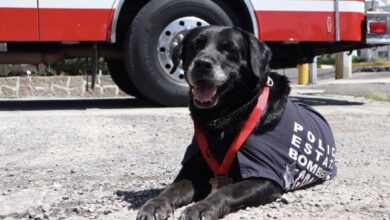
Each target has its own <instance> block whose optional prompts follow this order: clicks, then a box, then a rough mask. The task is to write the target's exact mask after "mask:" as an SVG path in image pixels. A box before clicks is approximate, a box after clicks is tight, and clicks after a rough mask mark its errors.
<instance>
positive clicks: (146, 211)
mask: <svg viewBox="0 0 390 220" xmlns="http://www.w3.org/2000/svg"><path fill="white" fill-rule="evenodd" d="M193 196H194V187H193V185H192V182H191V181H190V180H181V181H178V182H175V183H172V184H171V185H169V186H168V187H167V188H166V189H165V190H164V191H162V192H161V193H160V195H159V196H157V197H155V198H153V199H151V200H149V201H148V202H146V203H145V204H144V205H143V206H142V207H141V208H140V210H139V211H138V215H137V220H160V219H167V218H168V217H169V216H170V214H171V213H173V210H174V209H175V208H177V207H179V206H183V205H186V204H189V203H190V202H192V198H193Z"/></svg>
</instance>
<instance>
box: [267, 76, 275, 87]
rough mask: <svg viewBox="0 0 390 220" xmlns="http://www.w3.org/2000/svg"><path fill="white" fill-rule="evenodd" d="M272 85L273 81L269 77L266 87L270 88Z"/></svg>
mask: <svg viewBox="0 0 390 220" xmlns="http://www.w3.org/2000/svg"><path fill="white" fill-rule="evenodd" d="M273 85H274V81H273V80H272V79H271V77H269V76H268V79H267V86H269V87H272V86H273Z"/></svg>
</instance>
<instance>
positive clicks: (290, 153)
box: [182, 101, 337, 192]
mask: <svg viewBox="0 0 390 220" xmlns="http://www.w3.org/2000/svg"><path fill="white" fill-rule="evenodd" d="M335 151H336V148H335V141H334V138H333V135H332V131H331V129H330V127H329V125H328V123H327V122H326V120H325V119H324V118H323V117H322V116H321V115H320V114H319V113H318V112H317V111H315V110H314V109H312V108H310V107H309V106H307V105H304V104H301V103H294V102H291V101H289V102H287V104H286V109H285V111H284V113H283V115H282V117H281V119H280V121H279V122H278V124H277V125H275V126H274V127H272V129H261V128H260V132H259V133H256V134H251V135H250V136H249V137H248V139H247V140H246V141H245V142H244V144H243V146H242V147H241V148H240V150H239V151H238V153H237V155H236V159H235V162H234V163H233V166H232V169H231V170H230V171H232V170H239V172H240V177H241V178H243V179H248V178H266V179H269V180H272V181H274V182H275V183H277V184H278V185H279V186H280V187H281V188H283V189H284V191H286V192H287V191H292V190H295V189H299V188H302V187H305V186H309V185H314V184H317V183H320V182H322V181H325V180H328V179H331V178H333V177H334V176H335V175H336V173H337V169H336V166H335ZM197 153H200V150H199V147H198V144H197V142H196V139H195V138H194V139H193V141H192V143H191V145H190V146H188V148H187V151H186V153H185V155H184V159H183V162H182V164H185V163H186V162H187V161H188V160H189V159H190V158H192V157H193V156H194V155H195V154H197ZM237 165H238V169H237ZM229 175H231V176H235V174H233V173H232V172H229Z"/></svg>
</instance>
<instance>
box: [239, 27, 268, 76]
mask: <svg viewBox="0 0 390 220" xmlns="http://www.w3.org/2000/svg"><path fill="white" fill-rule="evenodd" d="M241 32H242V33H243V34H244V36H245V37H246V38H247V42H248V45H249V58H248V61H249V66H250V67H251V69H252V71H253V73H254V74H255V76H257V77H259V78H262V74H263V73H266V72H268V71H269V63H270V61H271V57H272V52H271V49H269V47H268V46H267V45H266V44H265V43H263V42H260V41H258V40H257V38H256V37H255V36H254V35H253V34H251V33H249V32H246V31H241Z"/></svg>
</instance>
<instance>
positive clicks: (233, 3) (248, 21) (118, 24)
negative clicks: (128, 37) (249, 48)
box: [110, 0, 259, 43]
mask: <svg viewBox="0 0 390 220" xmlns="http://www.w3.org/2000/svg"><path fill="white" fill-rule="evenodd" d="M149 1H150V0H116V1H115V4H114V6H113V9H114V10H115V13H114V15H113V18H112V25H111V35H110V42H111V43H116V42H118V41H120V40H121V34H122V33H121V32H122V31H124V30H123V28H122V27H126V26H128V25H129V24H130V23H131V22H132V20H133V18H134V17H135V16H136V15H137V13H138V12H139V11H140V10H141V9H142V7H143V6H144V5H146V4H147V3H148V2H149ZM212 1H214V2H215V3H217V4H218V5H220V6H221V7H226V6H227V7H228V9H229V10H230V11H231V12H233V13H234V15H235V16H236V17H237V18H239V19H240V21H239V22H240V26H241V28H243V29H244V30H246V31H249V32H251V33H253V34H255V36H257V37H258V36H259V28H258V23H257V19H256V14H255V9H254V7H253V5H252V3H251V1H250V0H242V1H237V0H226V1H220V0H212ZM237 9H238V10H237ZM237 11H240V12H242V11H243V12H244V16H242V14H241V13H240V14H238V13H237ZM124 29H125V30H126V28H124Z"/></svg>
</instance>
